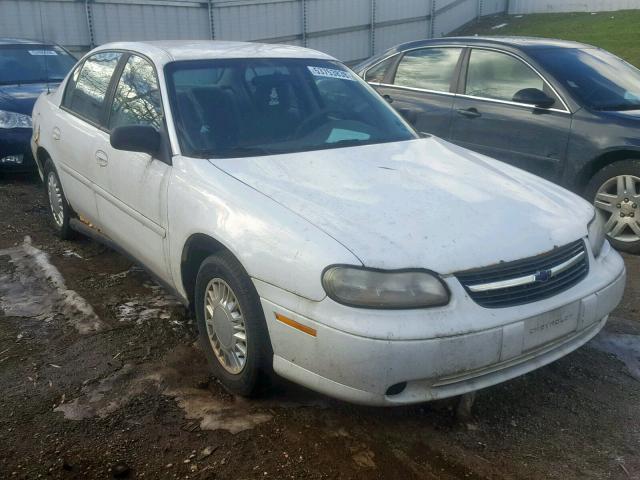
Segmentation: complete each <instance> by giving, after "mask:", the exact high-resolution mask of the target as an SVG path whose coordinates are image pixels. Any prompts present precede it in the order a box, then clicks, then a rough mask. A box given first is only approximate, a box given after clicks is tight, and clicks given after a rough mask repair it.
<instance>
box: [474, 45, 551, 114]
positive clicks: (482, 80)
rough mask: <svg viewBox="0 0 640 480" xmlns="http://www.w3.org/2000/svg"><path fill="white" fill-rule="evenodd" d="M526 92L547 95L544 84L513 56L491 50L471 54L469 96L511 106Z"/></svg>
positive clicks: (534, 73) (475, 51)
mask: <svg viewBox="0 0 640 480" xmlns="http://www.w3.org/2000/svg"><path fill="white" fill-rule="evenodd" d="M524 88H536V89H538V90H542V91H545V84H544V81H543V80H542V78H540V76H539V75H538V74H537V73H536V72H534V71H533V70H532V69H531V68H529V67H528V66H527V65H526V64H525V63H524V62H522V61H520V60H518V59H517V58H515V57H512V56H511V55H507V54H505V53H500V52H494V51H491V50H472V51H471V57H470V59H469V69H468V71H467V85H466V88H465V93H466V94H467V95H472V96H474V97H484V98H493V99H496V100H506V101H509V102H510V101H513V97H514V95H515V94H516V93H517V92H518V91H520V90H522V89H524Z"/></svg>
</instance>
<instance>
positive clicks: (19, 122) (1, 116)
mask: <svg viewBox="0 0 640 480" xmlns="http://www.w3.org/2000/svg"><path fill="white" fill-rule="evenodd" d="M0 128H31V117H30V116H29V115H24V114H22V113H15V112H7V111H5V110H0Z"/></svg>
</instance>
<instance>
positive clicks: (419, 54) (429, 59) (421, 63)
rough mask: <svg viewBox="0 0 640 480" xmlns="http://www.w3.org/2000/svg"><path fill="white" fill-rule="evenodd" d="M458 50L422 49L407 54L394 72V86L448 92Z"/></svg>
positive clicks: (458, 55) (457, 57) (456, 62)
mask: <svg viewBox="0 0 640 480" xmlns="http://www.w3.org/2000/svg"><path fill="white" fill-rule="evenodd" d="M461 51H462V49H460V48H424V49H421V50H412V51H410V52H407V53H406V54H405V55H404V57H402V60H401V61H400V64H399V65H398V70H397V72H396V78H395V81H394V82H393V83H394V84H395V85H399V86H402V87H413V88H423V89H426V90H435V91H437V92H449V91H450V87H451V81H452V80H453V75H454V73H455V70H456V65H457V64H458V59H459V58H460V52H461Z"/></svg>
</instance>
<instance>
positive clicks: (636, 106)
mask: <svg viewBox="0 0 640 480" xmlns="http://www.w3.org/2000/svg"><path fill="white" fill-rule="evenodd" d="M596 110H600V111H612V112H621V111H623V110H640V103H620V104H617V105H604V106H602V107H597V108H596Z"/></svg>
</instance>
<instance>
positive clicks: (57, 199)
mask: <svg viewBox="0 0 640 480" xmlns="http://www.w3.org/2000/svg"><path fill="white" fill-rule="evenodd" d="M47 194H48V195H49V206H50V207H51V215H52V216H53V221H54V222H55V224H56V225H57V226H58V227H60V228H62V226H63V224H64V203H63V199H62V189H61V188H60V183H59V182H58V177H57V176H56V174H55V173H54V172H49V175H48V176H47Z"/></svg>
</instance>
